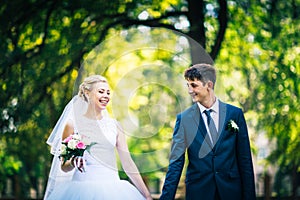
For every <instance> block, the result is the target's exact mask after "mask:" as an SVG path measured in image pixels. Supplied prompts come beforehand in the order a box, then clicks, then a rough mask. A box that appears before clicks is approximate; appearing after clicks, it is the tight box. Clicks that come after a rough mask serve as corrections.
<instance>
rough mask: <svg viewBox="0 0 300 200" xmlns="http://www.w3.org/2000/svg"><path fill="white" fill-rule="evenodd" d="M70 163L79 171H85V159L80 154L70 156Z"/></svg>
mask: <svg viewBox="0 0 300 200" xmlns="http://www.w3.org/2000/svg"><path fill="white" fill-rule="evenodd" d="M71 163H72V165H73V166H74V167H75V168H76V169H78V170H79V171H80V172H85V160H84V159H83V157H81V156H76V157H72V158H71Z"/></svg>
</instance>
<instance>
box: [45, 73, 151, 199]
mask: <svg viewBox="0 0 300 200" xmlns="http://www.w3.org/2000/svg"><path fill="white" fill-rule="evenodd" d="M109 100H110V89H109V85H108V83H107V80H106V79H105V78H104V77H102V76H100V75H92V76H89V77H87V78H85V80H84V81H83V82H82V83H81V85H80V86H79V92H78V95H76V96H75V97H73V99H72V100H71V101H70V102H69V104H68V105H67V106H66V108H65V110H64V112H63V114H62V115H61V117H60V119H59V120H58V122H57V124H56V125H55V127H54V129H53V131H52V133H51V135H50V137H49V138H48V141H47V143H48V144H49V145H50V146H51V153H52V154H53V155H54V158H53V161H52V166H51V170H50V174H49V179H48V184H47V189H46V192H45V196H44V199H45V200H52V199H54V200H59V199H75V200H76V199H78V200H79V199H95V200H97V199H99V200H100V199H101V200H103V199H107V200H111V199H130V200H144V199H147V200H151V199H152V198H151V195H150V192H149V190H148V189H147V187H146V185H145V183H144V182H143V180H142V177H141V175H140V173H139V171H138V169H137V167H136V165H135V163H134V162H133V160H132V158H131V156H130V152H129V150H128V146H127V143H126V139H125V135H124V132H123V130H122V128H121V126H120V125H119V124H118V123H117V121H116V120H114V119H112V118H109V117H108V116H107V115H105V111H106V106H107V104H108V102H109ZM73 134H79V135H80V136H82V137H85V138H88V139H89V140H90V141H91V142H93V145H92V146H91V147H90V149H89V150H86V151H85V152H84V154H83V156H82V157H81V156H77V157H72V158H71V159H69V160H64V159H63V158H62V157H61V156H60V155H61V144H62V141H63V140H65V139H66V138H68V137H69V136H70V135H73ZM115 149H116V150H117V152H118V155H119V158H120V161H121V164H122V167H123V170H124V171H125V172H126V174H127V175H128V177H129V178H130V180H131V182H132V183H133V184H131V183H129V182H128V181H126V180H121V179H120V178H119V175H118V170H117V164H116V155H115Z"/></svg>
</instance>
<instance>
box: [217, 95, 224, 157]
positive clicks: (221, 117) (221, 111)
mask: <svg viewBox="0 0 300 200" xmlns="http://www.w3.org/2000/svg"><path fill="white" fill-rule="evenodd" d="M226 110H227V109H226V104H225V103H223V102H222V101H220V100H219V129H218V136H219V137H218V142H217V143H216V145H215V151H217V148H218V147H219V145H220V143H221V141H222V139H223V136H224V134H223V133H224V131H223V128H224V125H225V119H226Z"/></svg>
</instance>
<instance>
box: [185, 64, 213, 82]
mask: <svg viewBox="0 0 300 200" xmlns="http://www.w3.org/2000/svg"><path fill="white" fill-rule="evenodd" d="M184 78H185V79H186V80H191V81H194V80H195V79H197V80H199V81H202V82H203V83H207V82H208V81H211V82H213V84H214V85H215V83H216V69H215V67H214V66H212V65H210V64H206V63H199V64H195V65H192V66H191V67H189V68H188V69H186V70H185V72H184Z"/></svg>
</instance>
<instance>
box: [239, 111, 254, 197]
mask: <svg viewBox="0 0 300 200" xmlns="http://www.w3.org/2000/svg"><path fill="white" fill-rule="evenodd" d="M238 119H239V120H238V122H237V123H238V126H239V132H238V143H237V150H238V164H239V170H240V174H241V178H242V188H243V199H245V200H255V199H256V197H255V196H256V195H255V184H254V172H253V163H252V156H251V149H250V141H249V136H248V129H247V124H246V120H245V117H244V114H243V112H242V110H239V117H238Z"/></svg>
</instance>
